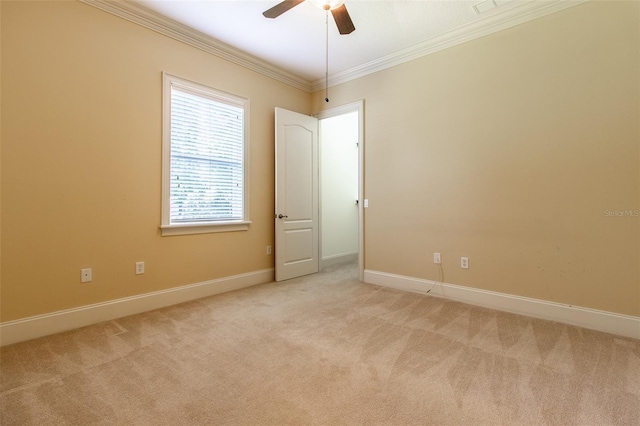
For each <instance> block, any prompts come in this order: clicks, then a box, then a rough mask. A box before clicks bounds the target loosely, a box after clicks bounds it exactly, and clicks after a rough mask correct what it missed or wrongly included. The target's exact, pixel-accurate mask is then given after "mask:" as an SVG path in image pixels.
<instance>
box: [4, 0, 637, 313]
mask: <svg viewBox="0 0 640 426" xmlns="http://www.w3.org/2000/svg"><path fill="white" fill-rule="evenodd" d="M1 9H2V12H1V15H0V16H1V23H2V28H1V43H2V77H1V88H2V93H1V110H2V117H1V118H2V129H1V135H0V136H1V143H2V147H1V148H2V157H1V162H2V163H1V169H0V170H1V184H2V188H1V192H0V193H1V196H2V206H1V207H2V208H1V220H2V226H1V231H2V233H1V250H2V251H1V253H2V258H1V265H0V266H1V268H2V269H1V280H2V281H1V283H0V285H1V294H0V295H1V305H0V309H1V316H0V320H1V321H9V320H13V319H18V318H24V317H28V316H31V315H36V314H42V313H46V312H52V311H57V310H61V309H66V308H72V307H77V306H82V305H87V304H91V303H97V302H101V301H106V300H111V299H116V298H120V297H126V296H131V295H135V294H143V293H148V292H151V291H156V290H161V289H166V288H171V287H175V286H180V285H184V284H191V283H196V282H201V281H205V280H210V279H215V278H219V277H226V276H229V275H234V274H239V273H244V272H251V271H256V270H261V269H265V268H270V267H272V266H273V259H272V257H268V256H266V255H265V246H266V245H268V244H272V243H273V220H272V216H271V215H272V213H273V172H274V170H273V167H274V166H273V108H274V107H275V106H281V107H284V108H287V109H291V110H296V111H300V112H303V113H305V112H306V113H309V112H312V111H314V112H315V111H319V110H320V109H322V108H325V107H326V106H325V105H324V102H323V101H322V99H323V94H321V93H318V94H315V95H314V96H313V97H312V96H310V95H309V94H306V93H304V92H301V91H299V90H297V89H293V88H291V87H289V86H286V85H284V84H282V83H279V82H277V81H274V80H271V79H269V78H267V77H264V76H261V75H258V74H256V73H253V72H251V71H249V70H246V69H244V68H241V67H238V66H236V65H233V64H231V63H228V62H226V61H224V60H221V59H219V58H216V57H213V56H211V55H209V54H207V53H204V52H201V51H199V50H197V49H194V48H191V47H188V46H186V45H184V44H181V43H179V42H177V41H174V40H171V39H169V38H166V37H164V36H161V35H159V34H156V33H154V32H152V31H149V30H147V29H144V28H142V27H139V26H137V25H135V24H132V23H129V22H127V21H125V20H122V19H120V18H117V17H115V16H112V15H110V14H108V13H105V12H102V11H100V10H97V9H94V8H92V7H90V6H87V5H84V4H80V3H77V2H55V3H52V2H47V3H45V2H19V3H13V2H6V1H3V2H2V7H1ZM639 15H640V10H639V4H638V2H610V3H606V4H605V3H603V2H589V3H587V4H584V5H580V6H577V7H574V8H571V9H568V10H566V11H563V12H559V13H557V14H554V15H552V16H548V17H545V18H542V19H539V20H536V21H533V22H530V23H527V24H523V25H521V26H518V27H515V28H512V29H510V30H507V31H504V32H501V33H498V34H494V35H491V36H487V37H484V38H482V39H479V40H475V41H472V42H469V43H465V44H463V45H460V46H457V47H454V48H452V49H449V50H446V51H443V52H439V53H436V54H434V55H430V56H428V57H425V58H422V59H419V60H416V61H413V62H411V63H407V64H404V65H401V66H398V67H395V68H393V69H389V70H386V71H383V72H379V73H376V74H374V75H370V76H367V77H363V78H361V79H358V80H356V81H352V82H350V83H347V84H343V85H341V86H338V87H335V88H333V89H331V100H332V102H331V104H330V105H329V106H331V107H333V106H338V105H342V104H346V103H350V102H353V101H355V100H359V99H365V131H366V134H365V137H366V144H365V192H366V197H367V198H369V200H370V208H369V209H367V210H366V223H365V227H366V228H365V244H366V251H365V264H366V268H367V269H372V270H377V271H383V272H390V273H396V274H401V275H406V276H413V277H420V278H429V279H436V278H437V272H436V269H435V267H434V265H433V264H432V263H431V260H432V253H433V252H435V251H439V252H441V253H442V254H443V266H444V271H445V277H444V280H445V281H446V282H449V283H455V284H461V285H465V286H470V287H476V288H482V289H487V290H494V291H499V292H504V293H510V294H517V295H522V296H528V297H534V298H538V299H543V300H550V301H556V302H562V303H569V304H574V305H579V306H586V307H591V308H596V309H602V310H606V311H612V312H617V313H622V314H629V315H636V316H638V315H640V271H639V263H640V262H639V259H640V250H639V245H640V219H639V218H637V217H606V216H605V210H625V209H628V210H634V209H639V208H640V206H639V192H640V172H639V164H640V152H639V140H640V123H639V120H638V116H639V114H640V101H639V98H640V81H639V80H640V79H639V78H638V75H640V67H639V62H640V61H639V55H640V49H639V43H640V42H639V40H640V31H639V28H638V26H639V19H638V18H639ZM162 71H167V72H170V73H172V74H175V75H178V76H181V77H183V78H187V79H192V80H195V81H198V82H201V83H204V84H208V85H211V86H213V87H215V88H218V89H221V90H224V91H228V92H232V93H236V94H238V95H241V96H245V97H248V98H250V99H251V107H252V110H251V121H252V123H251V136H252V137H251V219H252V220H253V224H252V225H251V229H250V230H249V231H248V232H239V233H225V234H208V235H195V236H180V237H164V238H162V237H160V233H159V230H158V225H159V222H160V147H161V140H160V137H161V72H162ZM310 101H312V102H310ZM314 105H315V107H313V106H314ZM399 188H402V190H399ZM460 256H468V257H469V258H470V265H471V267H470V269H469V270H465V271H463V270H461V269H460V268H459V266H458V265H459V257H460ZM138 260H144V261H146V267H147V272H146V273H145V274H144V275H142V276H136V275H134V263H135V261H138ZM83 267H92V268H93V269H94V281H93V283H91V284H80V282H79V281H80V280H79V270H80V268H83Z"/></svg>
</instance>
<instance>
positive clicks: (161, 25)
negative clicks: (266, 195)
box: [79, 0, 589, 93]
mask: <svg viewBox="0 0 640 426" xmlns="http://www.w3.org/2000/svg"><path fill="white" fill-rule="evenodd" d="M79 1H80V2H82V3H85V4H87V5H90V6H93V7H96V8H98V9H100V10H103V11H105V12H109V13H112V14H114V15H116V16H119V17H120V18H123V19H126V20H128V21H131V22H134V23H136V24H138V25H141V26H143V27H145V28H148V29H150V30H153V31H156V32H158V33H160V34H163V35H165V36H167V37H170V38H173V39H175V40H178V41H181V42H183V43H186V44H188V45H190V46H193V47H195V48H197V49H200V50H203V51H205V52H207V53H210V54H212V55H215V56H218V57H220V58H223V59H225V60H228V61H230V62H233V63H235V64H237V65H240V66H242V67H244V68H247V69H250V70H252V71H255V72H257V73H260V74H262V75H265V76H267V77H270V78H273V79H274V80H278V81H280V82H282V83H285V84H288V85H290V86H292V87H295V88H298V89H300V90H304V91H305V92H309V93H313V92H316V91H318V90H321V89H323V88H324V78H320V79H317V80H315V81H309V80H306V79H304V78H302V77H299V76H297V75H295V74H293V73H291V72H289V71H286V70H284V69H282V68H280V67H277V66H275V65H272V64H270V63H268V62H267V61H264V60H262V59H260V58H257V57H256V56H253V55H250V54H249V53H247V52H244V51H242V50H240V49H237V48H235V47H233V46H230V45H228V44H226V43H223V42H221V41H219V40H217V39H215V38H213V37H211V36H209V35H206V34H204V33H202V32H200V31H197V30H194V29H193V28H190V27H187V26H186V25H183V24H181V23H179V22H177V21H175V20H173V19H169V18H167V17H165V16H163V15H161V14H159V13H157V12H154V11H152V10H150V9H147V8H145V7H144V6H140V5H139V4H136V3H133V2H123V1H114V0H79ZM586 1H589V0H549V1H539V0H530V1H529V2H526V3H524V4H522V5H517V6H513V7H509V8H506V7H505V9H504V10H502V11H500V12H497V13H495V14H492V15H490V16H488V17H486V18H484V19H481V20H479V21H475V22H473V23H471V24H468V25H465V26H462V27H459V28H456V29H455V30H453V31H449V32H448V33H445V34H441V35H440V36H437V37H434V38H432V39H430V40H426V41H424V42H422V43H418V44H416V45H415V46H411V47H409V48H406V49H403V50H400V51H398V52H394V53H392V54H390V55H387V56H383V57H382V58H378V59H375V60H373V61H370V62H368V63H366V64H362V65H360V66H357V67H353V68H351V69H348V70H345V71H341V72H338V73H335V74H332V75H330V76H329V86H335V85H337V84H341V83H346V82H348V81H351V80H355V79H357V78H360V77H363V76H365V75H369V74H372V73H374V72H378V71H382V70H384V69H387V68H391V67H394V66H396V65H400V64H403V63H405V62H408V61H412V60H414V59H417V58H420V57H422V56H426V55H430V54H432V53H435V52H439V51H441V50H444V49H448V48H449V47H453V46H456V45H458V44H461V43H464V42H467V41H471V40H474V39H476V38H480V37H483V36H486V35H489V34H492V33H495V32H497V31H501V30H504V29H507V28H511V27H514V26H516V25H520V24H522V23H525V22H528V21H532V20H534V19H537V18H540V17H543V16H546V15H549V14H552V13H555V12H559V11H561V10H564V9H567V8H569V7H573V6H576V5H579V4H582V3H585V2H586Z"/></svg>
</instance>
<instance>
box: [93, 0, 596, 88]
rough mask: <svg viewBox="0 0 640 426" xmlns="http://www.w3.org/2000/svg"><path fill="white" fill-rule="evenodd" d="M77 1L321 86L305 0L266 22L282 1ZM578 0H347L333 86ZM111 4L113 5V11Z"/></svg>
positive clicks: (334, 44) (311, 13)
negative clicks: (347, 27)
mask: <svg viewBox="0 0 640 426" xmlns="http://www.w3.org/2000/svg"><path fill="white" fill-rule="evenodd" d="M82 1H85V2H87V3H89V4H92V5H94V6H96V7H101V8H104V9H105V10H109V11H110V12H112V13H116V14H119V15H121V16H123V17H125V18H127V19H131V20H134V21H135V19H132V18H131V15H132V13H133V12H135V13H134V14H138V15H140V14H141V12H140V11H142V12H143V14H144V16H143V17H142V18H141V20H142V21H143V22H142V24H143V25H147V26H150V27H152V28H153V29H155V30H158V27H163V28H166V27H167V25H169V26H170V27H171V28H170V29H169V31H168V32H166V31H165V33H166V34H167V35H170V36H174V35H172V34H175V33H176V32H180V31H183V30H184V29H188V31H190V30H195V31H193V32H192V33H191V39H194V37H195V39H196V44H198V45H201V44H202V41H203V40H204V42H205V44H206V43H207V40H209V41H210V42H211V43H212V45H214V46H217V47H216V48H215V49H214V50H219V48H222V51H224V52H231V56H234V55H237V56H239V57H240V58H242V59H241V62H242V63H245V62H246V61H247V59H248V62H252V61H253V60H254V59H255V60H256V63H258V64H263V65H266V67H267V68H270V69H271V71H273V70H275V73H278V72H279V71H280V70H281V71H282V72H283V75H289V76H293V77H294V78H297V79H298V81H301V82H302V83H301V84H302V86H305V88H307V89H309V90H312V89H313V90H316V89H318V88H320V87H322V86H323V85H324V84H323V83H324V76H325V52H326V48H325V43H326V39H325V37H326V26H325V12H324V11H323V10H321V9H319V8H317V7H315V6H314V5H313V4H312V3H311V2H310V1H305V2H304V3H302V4H300V5H298V6H296V7H294V8H293V9H291V10H289V11H287V12H285V13H284V14H282V15H281V16H279V17H278V18H276V19H267V18H265V17H264V16H262V12H263V11H265V10H266V9H269V8H270V7H272V6H274V5H276V4H278V3H279V2H280V0H266V1H265V0H133V1H124V2H122V1H120V2H113V1H111V0H82ZM582 1H584V0H411V1H404V0H403V1H392V0H346V1H345V5H346V6H347V8H348V11H349V14H350V16H351V19H352V20H353V23H354V25H355V27H356V30H355V31H354V32H353V33H351V34H349V35H340V34H339V33H338V31H337V28H336V25H335V23H334V21H333V19H332V17H331V16H329V74H330V76H331V83H333V84H335V83H339V82H341V81H346V80H349V79H351V78H355V77H357V76H360V75H363V74H366V73H369V72H375V71H377V70H379V69H383V68H385V67H387V66H392V65H395V64H397V63H401V62H404V61H406V60H410V59H414V58H415V57H419V56H423V55H425V54H428V53H432V52H434V51H437V50H441V49H443V48H446V47H449V46H452V45H455V44H458V43H461V42H464V41H467V40H469V39H473V38H476V37H479V36H482V35H485V34H489V33H491V32H495V31H498V30H501V29H504V28H508V27H510V26H513V25H517V24H519V23H522V22H526V21H528V20H531V19H535V18H537V17H538V16H543V15H546V14H548V13H553V12H555V11H557V10H561V9H564V8H566V7H569V6H572V5H575V4H578V3H580V2H582ZM106 3H110V4H111V6H106V5H105V4H106ZM115 3H117V4H118V6H117V7H116V6H113V4H115ZM479 3H482V5H481V6H487V5H488V6H490V7H493V6H494V5H495V7H493V8H492V9H490V10H488V11H486V12H484V13H481V14H478V13H477V12H476V11H475V9H474V6H475V5H478V4H479ZM113 9H119V12H114V10H113ZM124 9H126V10H125V12H124V13H123V12H122V10H124ZM154 17H160V18H161V19H162V22H160V24H158V25H155V24H154V25H148V22H149V21H154V20H155V21H157V19H155V18H154ZM166 18H168V19H166ZM136 22H139V23H141V22H140V20H138V21H136ZM175 23H178V24H177V26H175V25H174V24H175ZM180 24H182V25H180ZM183 26H184V27H183ZM181 29H182V30H181ZM160 32H163V31H160ZM183 32H184V31H183ZM194 35H195V36H194ZM174 37H175V36H174ZM199 47H201V46H199ZM234 52H235V53H234ZM246 54H249V55H246ZM232 60H233V58H232ZM263 68H264V66H263ZM285 79H286V78H285ZM298 85H299V86H300V84H298Z"/></svg>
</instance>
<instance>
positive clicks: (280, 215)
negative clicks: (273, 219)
mask: <svg viewBox="0 0 640 426" xmlns="http://www.w3.org/2000/svg"><path fill="white" fill-rule="evenodd" d="M288 217H289V216H287V215H284V214H282V213H281V214H279V215H278V219H286V218H288Z"/></svg>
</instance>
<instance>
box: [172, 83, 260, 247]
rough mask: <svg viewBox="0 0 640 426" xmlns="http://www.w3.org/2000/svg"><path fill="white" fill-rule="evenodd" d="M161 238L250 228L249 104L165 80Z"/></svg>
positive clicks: (233, 97) (217, 92) (221, 94)
mask: <svg viewBox="0 0 640 426" xmlns="http://www.w3.org/2000/svg"><path fill="white" fill-rule="evenodd" d="M163 86H164V93H163V135H162V141H163V142H162V144H163V153H162V154H163V158H162V164H163V168H162V225H161V228H162V235H180V234H198V233H206V232H221V231H242V230H246V229H248V226H249V223H250V221H249V202H248V199H249V179H248V176H249V174H248V158H249V157H248V151H249V137H248V134H249V130H248V129H249V100H248V99H244V98H240V97H237V96H234V95H230V94H228V93H224V92H220V91H218V90H215V89H212V88H209V87H206V86H202V85H200V84H197V83H193V82H190V81H187V80H183V79H180V78H178V77H174V76H172V75H169V74H166V73H165V74H163Z"/></svg>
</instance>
